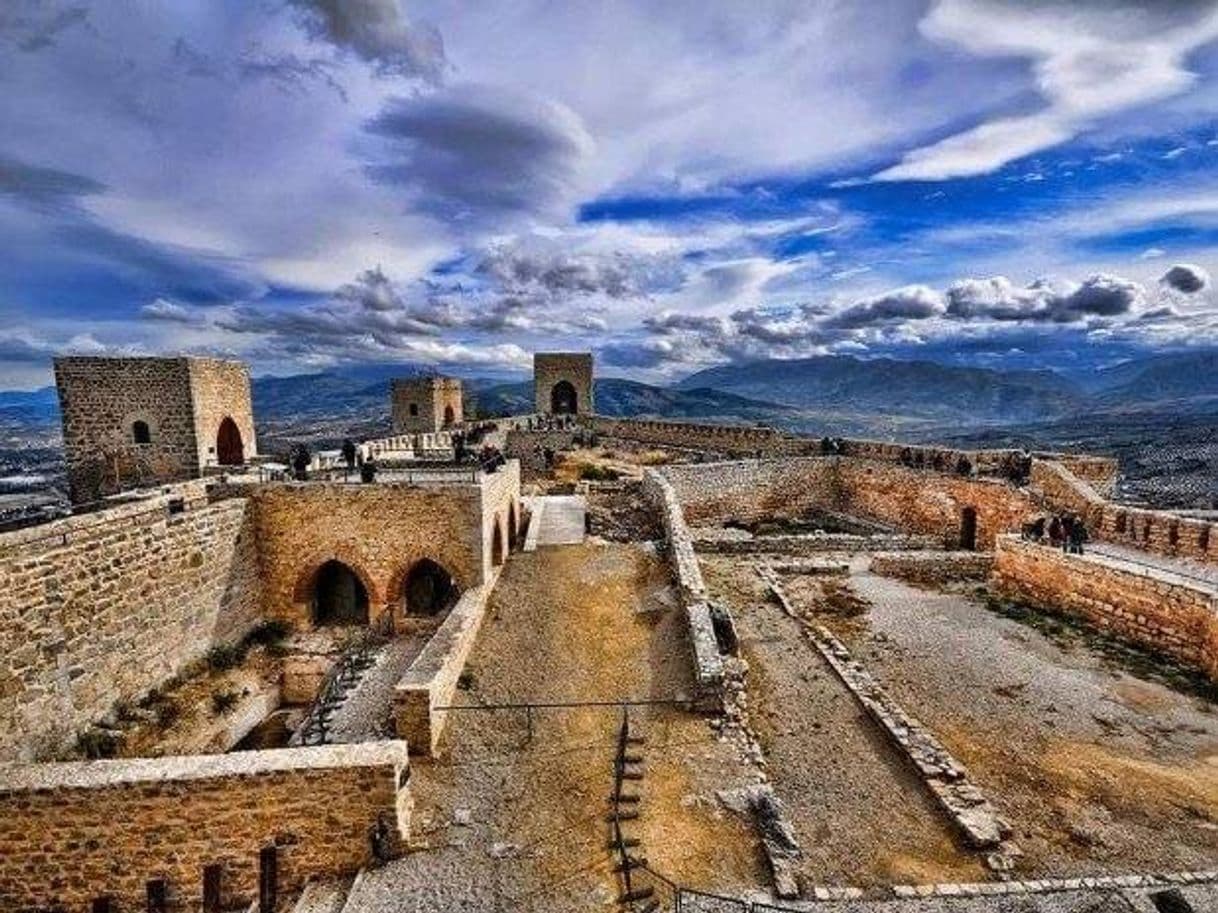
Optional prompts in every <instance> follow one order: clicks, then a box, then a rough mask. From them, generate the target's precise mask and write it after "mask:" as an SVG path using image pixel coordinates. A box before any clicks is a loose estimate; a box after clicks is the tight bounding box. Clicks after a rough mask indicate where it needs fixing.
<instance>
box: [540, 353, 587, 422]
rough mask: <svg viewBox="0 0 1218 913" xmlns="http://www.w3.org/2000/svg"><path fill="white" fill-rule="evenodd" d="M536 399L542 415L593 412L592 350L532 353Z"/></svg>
mask: <svg viewBox="0 0 1218 913" xmlns="http://www.w3.org/2000/svg"><path fill="white" fill-rule="evenodd" d="M533 400H534V403H535V409H536V410H537V412H539V413H541V414H542V415H591V414H592V413H593V412H594V411H595V405H594V403H595V401H594V399H593V385H592V353H591V352H535V353H533Z"/></svg>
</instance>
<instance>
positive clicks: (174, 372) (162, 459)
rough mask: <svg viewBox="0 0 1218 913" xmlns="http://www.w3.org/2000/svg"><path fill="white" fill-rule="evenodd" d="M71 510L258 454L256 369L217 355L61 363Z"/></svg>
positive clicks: (64, 359)
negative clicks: (252, 370)
mask: <svg viewBox="0 0 1218 913" xmlns="http://www.w3.org/2000/svg"><path fill="white" fill-rule="evenodd" d="M55 385H56V387H57V388H58V389H59V409H60V413H61V416H62V420H63V449H64V462H65V463H66V464H67V470H68V485H69V489H70V497H71V499H72V501H73V503H77V504H79V503H83V502H86V501H94V500H97V499H98V498H100V497H103V496H105V495H109V494H114V493H115V492H119V491H123V490H125V489H129V488H136V487H140V486H144V485H156V484H160V483H164V482H176V481H180V480H182V479H193V478H197V477H199V476H200V475H202V474H203V471H204V470H205V469H207V468H208V467H214V466H240V465H242V464H243V463H245V462H246V461H247V460H248V459H249V458H250V457H251V456H253V455H254V454H255V453H257V443H256V441H255V438H254V410H253V405H252V403H251V399H250V375H249V369H248V368H247V367H246V366H245V365H244V364H242V363H241V362H237V361H224V360H221V359H215V358H96V357H91V356H89V357H77V356H66V357H60V358H56V359H55Z"/></svg>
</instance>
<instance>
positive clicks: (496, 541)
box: [491, 519, 507, 567]
mask: <svg viewBox="0 0 1218 913" xmlns="http://www.w3.org/2000/svg"><path fill="white" fill-rule="evenodd" d="M506 558H507V554H506V552H505V551H504V548H503V530H502V529H500V524H499V520H498V519H496V520H495V532H494V533H493V534H492V535H491V563H492V564H493V565H495V567H499V566H500V565H502V564H503V562H504V560H505V559H506Z"/></svg>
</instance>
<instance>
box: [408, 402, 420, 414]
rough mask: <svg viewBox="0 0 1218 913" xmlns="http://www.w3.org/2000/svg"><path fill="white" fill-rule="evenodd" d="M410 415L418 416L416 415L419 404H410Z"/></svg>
mask: <svg viewBox="0 0 1218 913" xmlns="http://www.w3.org/2000/svg"><path fill="white" fill-rule="evenodd" d="M410 414H411V415H418V414H419V404H418V403H411V404H410Z"/></svg>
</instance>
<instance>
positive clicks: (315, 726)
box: [288, 644, 381, 747]
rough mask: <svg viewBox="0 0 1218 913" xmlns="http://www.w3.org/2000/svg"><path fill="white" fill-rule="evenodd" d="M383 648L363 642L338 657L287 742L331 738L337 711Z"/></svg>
mask: <svg viewBox="0 0 1218 913" xmlns="http://www.w3.org/2000/svg"><path fill="white" fill-rule="evenodd" d="M380 649H381V647H380V646H379V645H375V646H374V645H370V644H362V645H360V646H358V647H356V648H354V649H352V650H350V651H348V652H346V653H344V654H343V655H342V656H341V657H339V660H338V662H337V663H335V664H334V668H333V669H331V670H330V672H329V674H328V675H327V676H326V678H325V680H324V681H323V682H322V685H321V689H320V690H319V691H318V695H317V700H316V701H314V702H313V706H312V707H311V708H310V709H309V713H308V716H306V717H305V718H304V721H303V722H302V723H301V724H300V727H299V728H298V729H297V730H296V732H294V733H293V734H292V738H291V739H289V740H288V745H290V746H293V747H296V746H301V745H325V744H326V743H327V742H328V741H329V736H330V730H331V725H330V724H331V721H332V720H333V718H334V714H335V713H337V712H338V710H339V708H340V707H342V705H343V703H344V702H345V701H346V700H347V698H348V697H349V696H350V695H351V694H352V692H354V691H355V689H356V688H357V687H358V686H359V683H360V680H361V679H362V678H363V676H364V674H365V673H366V672H367V671H368V670H369V669H370V668H372V667H373V666H374V665H376V661H377V654H378V652H379V650H380Z"/></svg>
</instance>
